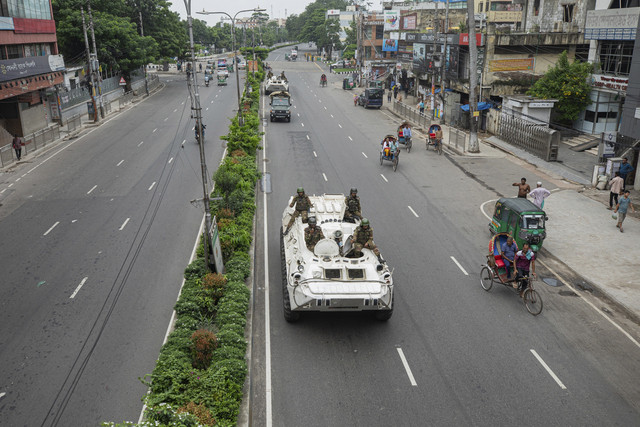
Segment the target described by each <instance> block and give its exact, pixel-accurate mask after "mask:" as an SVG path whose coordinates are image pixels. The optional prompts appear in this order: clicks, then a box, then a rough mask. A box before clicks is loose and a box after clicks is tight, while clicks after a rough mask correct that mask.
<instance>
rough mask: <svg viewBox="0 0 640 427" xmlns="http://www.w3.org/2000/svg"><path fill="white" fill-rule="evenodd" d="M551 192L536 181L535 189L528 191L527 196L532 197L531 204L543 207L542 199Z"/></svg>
mask: <svg viewBox="0 0 640 427" xmlns="http://www.w3.org/2000/svg"><path fill="white" fill-rule="evenodd" d="M550 194H551V192H550V191H549V190H547V189H546V188H544V187H543V186H542V183H541V182H540V181H538V182H537V183H536V189H535V190H533V191H532V192H530V193H529V196H530V197H532V198H533V204H534V205H536V206H537V207H539V208H540V209H544V199H546V198H547V197H549V195H550Z"/></svg>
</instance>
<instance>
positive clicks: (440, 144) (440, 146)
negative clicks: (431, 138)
mask: <svg viewBox="0 0 640 427" xmlns="http://www.w3.org/2000/svg"><path fill="white" fill-rule="evenodd" d="M438 154H439V155H442V141H440V142H439V143H438Z"/></svg>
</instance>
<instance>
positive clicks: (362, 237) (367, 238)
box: [351, 218, 382, 262]
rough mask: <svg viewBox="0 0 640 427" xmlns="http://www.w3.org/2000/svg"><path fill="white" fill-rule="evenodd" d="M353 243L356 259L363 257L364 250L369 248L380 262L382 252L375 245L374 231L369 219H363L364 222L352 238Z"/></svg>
mask: <svg viewBox="0 0 640 427" xmlns="http://www.w3.org/2000/svg"><path fill="white" fill-rule="evenodd" d="M351 243H353V248H354V252H355V256H356V257H361V256H362V248H367V249H370V250H371V251H373V253H374V254H375V256H377V257H378V259H379V260H380V262H382V260H381V259H380V251H379V250H378V247H377V246H376V244H375V243H373V229H372V228H371V225H370V224H369V220H368V219H367V218H362V222H361V223H360V225H359V226H358V227H357V228H356V231H354V232H353V236H352V237H351Z"/></svg>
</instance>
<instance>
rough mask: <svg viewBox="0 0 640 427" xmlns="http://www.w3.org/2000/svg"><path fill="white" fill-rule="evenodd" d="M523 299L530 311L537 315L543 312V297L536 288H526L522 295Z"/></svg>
mask: <svg viewBox="0 0 640 427" xmlns="http://www.w3.org/2000/svg"><path fill="white" fill-rule="evenodd" d="M522 300H523V301H524V305H525V306H526V307H527V311H528V312H529V313H531V314H533V315H534V316H537V315H538V314H540V313H541V312H542V298H540V295H539V294H538V292H536V291H535V290H534V289H531V288H529V289H527V290H525V291H524V294H523V295H522Z"/></svg>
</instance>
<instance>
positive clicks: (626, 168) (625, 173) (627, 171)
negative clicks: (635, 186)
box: [620, 157, 635, 190]
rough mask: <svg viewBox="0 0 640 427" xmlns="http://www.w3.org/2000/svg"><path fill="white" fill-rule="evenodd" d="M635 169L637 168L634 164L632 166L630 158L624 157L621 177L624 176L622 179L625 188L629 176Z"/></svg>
mask: <svg viewBox="0 0 640 427" xmlns="http://www.w3.org/2000/svg"><path fill="white" fill-rule="evenodd" d="M634 170H635V169H633V166H631V164H630V163H629V159H628V158H626V157H623V158H622V164H621V165H620V178H622V181H623V185H622V189H623V190H624V189H626V188H627V176H628V175H629V174H630V173H631V172H633V171H634Z"/></svg>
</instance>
